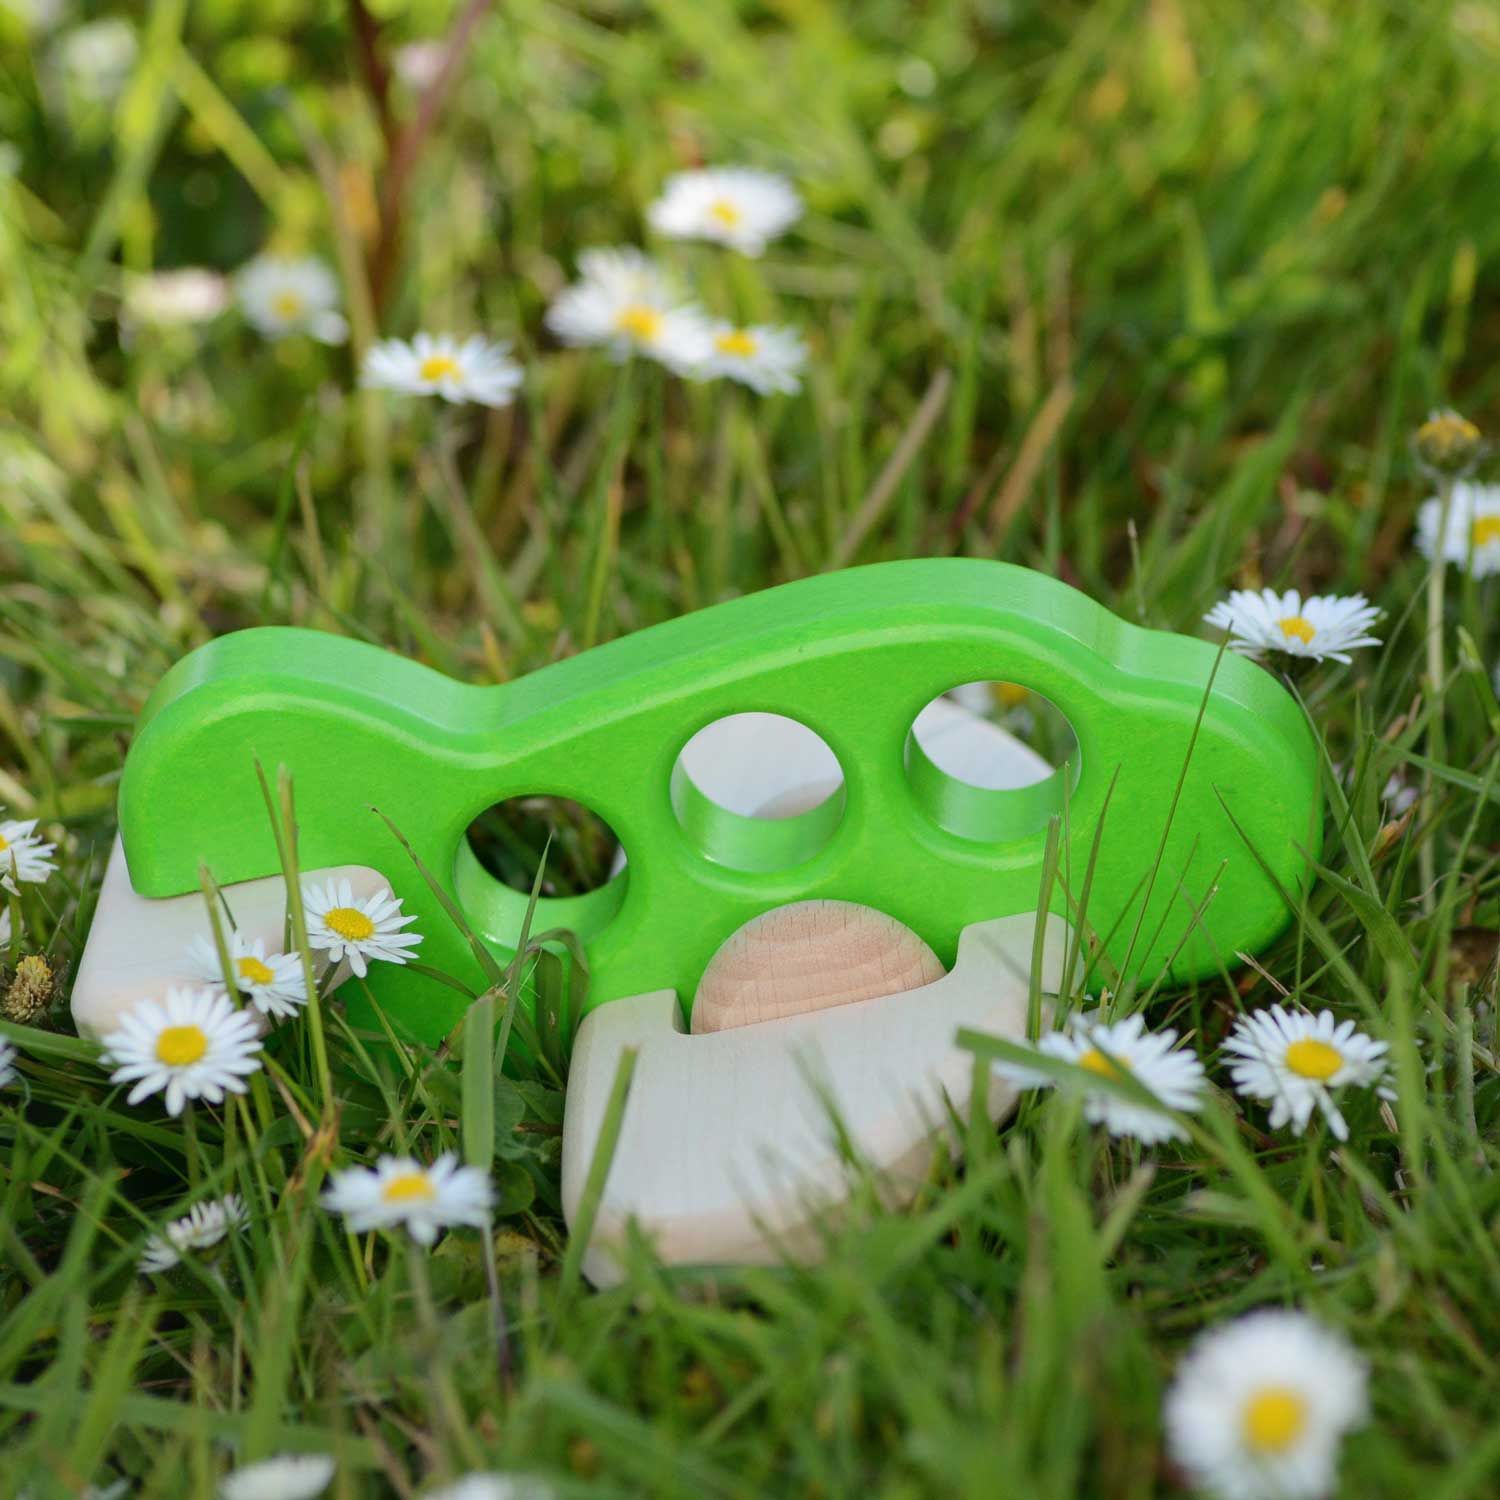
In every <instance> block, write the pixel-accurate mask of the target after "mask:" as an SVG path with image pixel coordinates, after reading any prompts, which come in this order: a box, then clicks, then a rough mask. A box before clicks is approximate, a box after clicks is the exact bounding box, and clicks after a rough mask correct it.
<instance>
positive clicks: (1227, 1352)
mask: <svg viewBox="0 0 1500 1500" xmlns="http://www.w3.org/2000/svg"><path fill="white" fill-rule="evenodd" d="M1365 1384H1366V1365H1365V1361H1364V1360H1363V1359H1362V1358H1361V1357H1360V1355H1359V1354H1358V1352H1357V1351H1356V1350H1355V1349H1354V1348H1352V1347H1351V1346H1350V1344H1349V1342H1348V1341H1347V1340H1346V1339H1345V1338H1344V1337H1343V1336H1342V1335H1340V1334H1337V1333H1334V1332H1333V1331H1332V1330H1331V1329H1328V1328H1325V1327H1324V1326H1323V1325H1322V1324H1320V1323H1318V1322H1316V1321H1315V1320H1314V1319H1312V1318H1309V1317H1306V1316H1304V1315H1303V1314H1302V1313H1295V1312H1284V1311H1281V1310H1279V1309H1270V1308H1268V1309H1264V1310H1262V1311H1260V1312H1253V1313H1250V1314H1248V1315H1247V1316H1245V1317H1243V1318H1240V1319H1238V1320H1236V1321H1235V1322H1233V1323H1229V1324H1226V1325H1225V1326H1223V1327H1221V1328H1214V1329H1210V1330H1209V1332H1207V1333H1205V1334H1203V1335H1202V1336H1201V1337H1200V1338H1199V1339H1198V1340H1197V1342H1196V1343H1195V1344H1194V1345H1193V1347H1192V1349H1191V1350H1189V1351H1188V1354H1187V1357H1186V1358H1185V1359H1184V1360H1183V1362H1182V1364H1181V1365H1180V1366H1179V1367H1178V1370H1177V1377H1176V1379H1175V1380H1174V1381H1173V1382H1172V1388H1171V1390H1170V1391H1168V1393H1167V1399H1166V1404H1165V1407H1164V1410H1163V1418H1164V1422H1165V1426H1166V1433H1167V1446H1168V1448H1169V1449H1170V1451H1171V1453H1172V1457H1173V1458H1174V1459H1175V1460H1176V1462H1177V1463H1179V1464H1181V1465H1182V1467H1183V1468H1184V1469H1186V1470H1187V1471H1188V1473H1189V1474H1190V1475H1191V1476H1192V1478H1193V1480H1194V1482H1195V1483H1196V1484H1197V1485H1198V1486H1200V1487H1201V1488H1202V1489H1204V1490H1207V1491H1208V1492H1210V1493H1211V1494H1214V1495H1217V1496H1219V1497H1220V1500H1322V1497H1323V1496H1326V1495H1328V1494H1330V1493H1331V1492H1332V1491H1333V1489H1334V1486H1335V1484H1336V1483H1337V1479H1338V1453H1339V1443H1340V1442H1341V1440H1342V1439H1343V1436H1344V1434H1345V1433H1346V1432H1348V1431H1349V1430H1350V1429H1351V1428H1354V1427H1358V1426H1360V1425H1361V1424H1362V1423H1363V1422H1364V1421H1365V1420H1366V1418H1367V1416H1368V1414H1369V1413H1368V1406H1367V1401H1366V1394H1365Z"/></svg>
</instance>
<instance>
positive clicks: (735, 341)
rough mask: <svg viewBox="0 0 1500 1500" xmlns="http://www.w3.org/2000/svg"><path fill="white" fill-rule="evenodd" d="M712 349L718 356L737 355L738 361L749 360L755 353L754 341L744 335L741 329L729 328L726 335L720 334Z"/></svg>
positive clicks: (749, 336) (751, 337) (752, 338)
mask: <svg viewBox="0 0 1500 1500" xmlns="http://www.w3.org/2000/svg"><path fill="white" fill-rule="evenodd" d="M714 348H715V349H717V350H718V351H719V353H720V354H734V355H738V357H739V358H740V359H749V358H750V357H751V356H752V355H753V354H754V353H755V348H756V345H755V339H754V337H753V336H752V335H751V334H749V333H746V332H745V330H744V329H743V328H731V329H730V330H729V332H728V333H721V334H719V336H718V337H717V338H716V339H715V340H714Z"/></svg>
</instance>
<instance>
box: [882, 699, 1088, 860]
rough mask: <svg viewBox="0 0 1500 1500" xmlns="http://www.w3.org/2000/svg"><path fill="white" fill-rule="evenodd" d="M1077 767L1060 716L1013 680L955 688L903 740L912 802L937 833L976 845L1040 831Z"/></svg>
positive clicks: (1058, 808) (1074, 742)
mask: <svg viewBox="0 0 1500 1500" xmlns="http://www.w3.org/2000/svg"><path fill="white" fill-rule="evenodd" d="M955 710H958V712H955ZM1079 769H1080V756H1079V751H1078V737H1077V735H1076V734H1075V733H1074V730H1073V726H1072V725H1071V724H1070V723H1069V722H1068V719H1067V717H1066V715H1064V714H1063V713H1062V711H1061V710H1060V709H1059V708H1058V707H1057V706H1056V705H1055V704H1054V703H1052V702H1051V701H1050V700H1049V699H1047V698H1044V697H1042V695H1041V694H1039V693H1036V692H1034V691H1032V690H1030V689H1028V688H1026V687H1024V686H1022V685H1021V684H1018V683H1014V682H969V683H962V684H960V685H959V686H957V687H954V688H952V689H950V690H949V691H948V692H947V693H944V694H942V695H940V697H938V698H937V699H934V700H933V702H931V703H929V704H928V705H927V707H926V708H925V709H923V711H922V712H921V713H920V714H919V715H918V716H917V718H916V720H915V722H914V723H913V725H912V727H911V730H910V731H909V732H908V733H907V736H906V775H907V780H908V782H909V783H910V785H911V789H912V795H913V796H914V797H915V798H916V799H917V802H918V804H919V805H920V806H921V807H922V809H923V810H924V811H925V812H926V813H927V815H928V816H929V817H930V818H931V819H932V820H933V821H934V822H935V823H936V824H937V825H938V826H939V827H940V828H943V829H945V830H947V832H949V833H954V834H957V835H958V836H959V837H960V838H966V839H973V840H975V841H976V842H980V843H1006V842H1009V841H1010V840H1012V839H1019V838H1026V837H1028V836H1030V835H1032V834H1035V833H1037V832H1039V831H1040V830H1041V829H1043V828H1045V827H1046V826H1047V821H1048V819H1049V818H1051V817H1053V816H1054V815H1055V814H1058V813H1061V812H1062V811H1063V809H1064V805H1065V802H1066V798H1067V794H1068V792H1069V791H1070V790H1071V788H1073V787H1075V786H1076V785H1077V783H1078V774H1079Z"/></svg>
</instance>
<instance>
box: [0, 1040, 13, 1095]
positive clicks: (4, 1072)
mask: <svg viewBox="0 0 1500 1500" xmlns="http://www.w3.org/2000/svg"><path fill="white" fill-rule="evenodd" d="M15 1076H16V1049H15V1048H14V1047H13V1046H11V1044H10V1043H9V1042H7V1041H4V1040H3V1039H0V1089H3V1088H4V1087H5V1086H6V1085H7V1084H8V1083H9V1082H10V1081H11V1079H12V1078H14V1077H15Z"/></svg>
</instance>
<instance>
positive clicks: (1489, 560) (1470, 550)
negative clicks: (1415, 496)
mask: <svg viewBox="0 0 1500 1500" xmlns="http://www.w3.org/2000/svg"><path fill="white" fill-rule="evenodd" d="M1442 513H1443V502H1442V501H1441V500H1435V499H1434V500H1428V501H1426V502H1424V504H1423V505H1422V508H1421V509H1420V510H1419V511H1418V512H1417V546H1418V548H1419V549H1420V550H1421V553H1422V556H1423V557H1425V558H1427V559H1428V560H1429V561H1435V560H1436V559H1437V556H1438V554H1439V553H1441V554H1442V558H1443V560H1444V561H1445V562H1450V563H1453V564H1454V566H1456V567H1460V568H1468V569H1469V570H1470V571H1471V572H1472V573H1473V574H1474V576H1475V577H1476V578H1490V577H1493V576H1494V575H1495V574H1496V573H1500V485H1496V484H1468V483H1465V482H1464V481H1463V480H1459V482H1458V483H1457V484H1455V485H1454V486H1453V494H1452V496H1451V497H1450V499H1449V505H1448V527H1447V530H1446V531H1445V532H1444V533H1443V537H1442V542H1441V544H1439V541H1438V525H1439V522H1440V521H1441V520H1442ZM1471 557H1472V559H1473V560H1472V562H1471V561H1470V558H1471Z"/></svg>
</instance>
